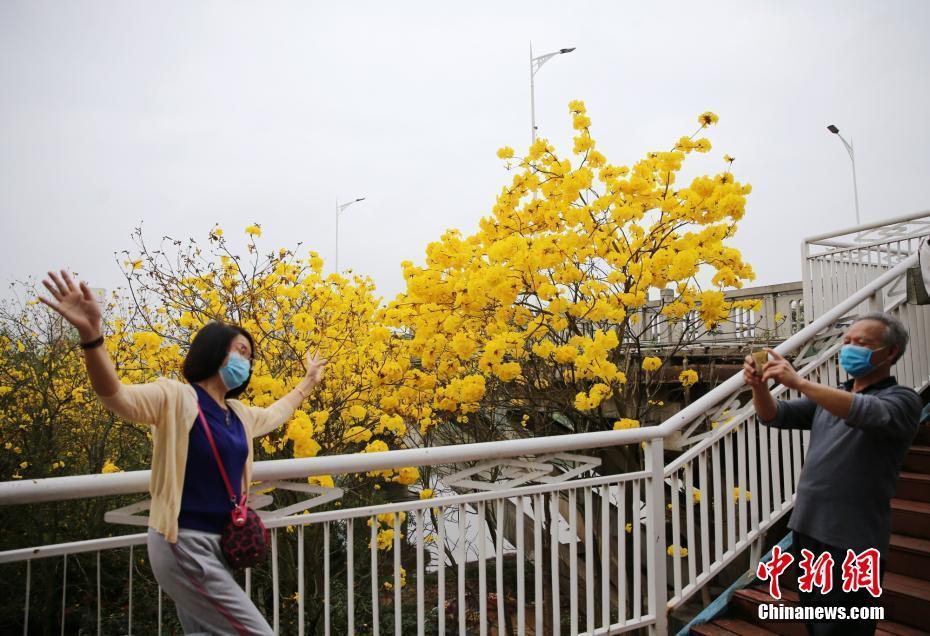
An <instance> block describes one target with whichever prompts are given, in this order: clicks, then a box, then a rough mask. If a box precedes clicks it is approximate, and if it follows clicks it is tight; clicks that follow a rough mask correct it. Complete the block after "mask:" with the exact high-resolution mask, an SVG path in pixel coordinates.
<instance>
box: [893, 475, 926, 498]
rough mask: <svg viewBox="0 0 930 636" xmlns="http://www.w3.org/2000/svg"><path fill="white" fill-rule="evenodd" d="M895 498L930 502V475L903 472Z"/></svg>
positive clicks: (899, 478) (899, 477)
mask: <svg viewBox="0 0 930 636" xmlns="http://www.w3.org/2000/svg"><path fill="white" fill-rule="evenodd" d="M894 496H895V497H897V498H898V499H912V500H914V501H926V502H930V474H926V473H912V472H902V473H901V474H900V475H899V476H898V484H897V486H896V488H895V493H894Z"/></svg>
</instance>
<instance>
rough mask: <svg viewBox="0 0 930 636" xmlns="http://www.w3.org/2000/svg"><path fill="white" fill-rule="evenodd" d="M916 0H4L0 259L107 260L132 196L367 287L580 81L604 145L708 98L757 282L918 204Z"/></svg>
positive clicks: (87, 273)
mask: <svg viewBox="0 0 930 636" xmlns="http://www.w3.org/2000/svg"><path fill="white" fill-rule="evenodd" d="M927 25H930V2H927V1H925V0H915V1H904V0H885V1H882V2H876V1H850V0H842V1H835V2H810V1H803V2H792V1H786V0H781V1H779V2H774V1H771V2H770V1H745V0H744V1H739V2H736V1H734V2H722V1H720V2H718V1H714V0H703V1H701V2H690V1H689V2H661V3H647V2H606V1H604V2H558V3H556V2H541V1H539V0H537V1H533V2H470V3H465V4H462V3H458V4H457V5H456V8H452V7H451V6H449V3H437V2H417V3H415V2H399V1H398V2H328V3H326V2H312V3H311V2H306V1H301V2H261V3H257V2H190V1H175V2H129V1H118V2H117V1H111V2H90V1H74V2H45V1H36V0H22V1H20V0H0V214H2V218H3V228H4V233H5V235H6V236H5V239H6V240H5V241H4V242H3V248H4V249H2V250H0V276H2V281H3V282H4V283H6V282H9V281H11V280H13V279H25V278H27V277H30V276H31V277H40V276H42V275H43V273H44V272H45V271H46V270H47V269H48V268H60V267H67V268H71V269H74V270H77V271H79V272H80V274H81V275H82V277H84V278H86V279H87V280H88V281H89V282H90V283H91V284H92V285H93V286H95V287H106V288H110V289H112V288H113V287H115V286H116V285H118V284H119V283H120V282H121V278H120V275H119V271H118V268H117V265H116V262H115V259H114V257H113V252H114V251H118V250H122V249H127V248H131V247H132V242H131V238H130V233H131V231H132V228H133V227H135V226H136V225H138V224H139V223H140V222H143V221H144V227H145V233H146V235H147V236H148V237H149V240H151V241H155V240H156V239H157V238H158V237H160V236H161V235H163V234H171V235H174V236H178V237H187V236H194V237H196V238H198V239H205V237H206V234H207V232H208V231H209V229H210V228H211V227H212V226H213V224H214V223H215V222H219V223H220V225H221V226H222V227H223V228H224V229H225V231H226V235H227V236H228V237H230V238H232V239H233V243H234V245H236V246H239V247H240V248H241V245H242V244H243V243H244V236H243V234H242V230H243V229H244V228H245V226H247V225H249V224H251V223H253V222H256V221H257V222H259V223H261V224H262V227H263V229H264V235H263V237H262V239H261V241H262V243H261V244H262V246H264V247H265V248H267V249H271V248H278V247H292V246H294V245H295V244H296V243H297V241H302V242H303V243H304V245H305V246H306V248H307V249H311V248H312V249H315V250H318V251H319V252H320V253H321V254H322V256H323V257H324V258H325V259H326V261H327V269H330V268H331V267H332V260H333V257H334V250H335V247H334V239H335V216H334V215H335V205H336V200H337V198H339V199H340V200H342V201H346V200H349V199H351V198H355V197H360V196H364V197H366V200H365V201H364V202H362V203H359V204H357V205H355V206H353V207H351V208H349V209H348V210H347V211H346V212H345V213H344V216H343V217H342V221H341V223H340V245H341V247H340V266H341V268H346V267H351V268H353V269H354V270H355V271H357V272H362V273H367V274H369V275H370V276H372V278H373V279H374V280H375V282H376V284H377V286H378V293H379V295H381V296H383V297H385V298H392V297H393V296H394V294H396V293H397V292H398V291H400V290H401V289H402V287H403V278H402V276H401V270H400V262H401V261H402V260H405V259H409V260H412V261H414V262H416V263H422V261H423V255H424V250H425V247H426V245H427V243H429V242H430V241H433V240H436V239H438V238H439V236H440V235H441V233H442V232H443V231H444V230H445V229H447V228H450V227H457V228H459V229H461V230H462V231H463V232H464V233H466V234H470V233H472V232H474V231H475V230H476V229H477V224H478V220H479V219H480V218H481V217H482V216H486V215H489V214H490V213H491V207H492V205H493V203H494V198H495V195H496V194H497V192H498V191H499V189H500V188H501V186H502V185H504V184H505V183H506V182H507V181H508V180H509V175H508V174H507V173H506V171H505V170H504V169H503V167H502V165H501V162H500V161H499V160H498V159H497V158H496V156H495V152H496V150H497V148H498V147H500V146H503V145H510V146H513V147H514V148H516V149H517V150H518V151H521V150H525V149H526V147H527V146H528V144H529V141H530V139H529V138H530V109H529V81H528V75H529V71H528V56H529V42H530V40H532V42H533V47H534V52H536V54H542V53H547V52H549V51H552V50H554V49H559V48H562V47H572V46H574V47H577V50H576V51H575V52H573V53H571V54H570V55H566V56H560V57H558V58H555V59H553V60H552V61H550V62H549V63H548V64H547V65H546V66H545V67H544V68H543V69H542V70H541V71H540V72H539V74H538V75H537V76H536V80H537V82H536V112H537V123H538V126H539V131H540V135H542V136H547V137H549V138H550V139H551V140H552V141H553V142H554V143H555V144H556V146H557V147H558V148H560V149H561V150H562V151H564V152H566V153H567V152H568V151H569V150H570V148H571V141H570V139H571V135H572V132H573V131H572V130H571V122H570V118H569V117H568V111H567V103H568V102H569V100H571V99H583V100H584V101H585V103H586V104H587V106H588V110H589V114H590V116H591V118H592V120H593V124H594V126H593V129H592V133H593V136H594V137H595V138H596V139H597V141H598V144H599V148H600V149H601V150H602V151H603V152H604V154H605V155H606V156H607V158H608V160H609V161H611V162H612V163H615V164H629V163H632V162H634V161H635V160H637V159H638V158H640V157H642V156H643V154H644V153H645V152H647V151H650V150H660V149H667V148H668V147H670V146H671V145H672V144H673V143H674V141H675V140H676V139H677V138H678V137H679V136H680V135H681V134H690V133H691V132H693V130H694V129H695V127H696V116H697V115H698V114H699V113H700V112H702V111H704V110H713V111H714V112H716V113H717V114H718V115H719V116H720V123H719V124H718V126H717V127H715V128H714V129H711V131H710V139H711V141H712V142H713V144H714V149H713V150H712V151H711V153H709V154H708V155H706V156H698V157H696V158H695V159H694V160H689V162H688V164H686V173H687V174H688V175H694V174H697V173H698V172H701V173H711V174H714V173H716V172H718V171H720V170H721V169H722V166H723V163H722V156H723V154H724V153H728V154H730V155H733V156H735V157H736V163H735V165H734V172H735V174H736V176H737V178H738V179H740V180H742V181H746V182H749V183H751V184H752V185H753V188H754V189H753V193H752V195H751V196H750V198H749V205H748V212H747V215H746V217H745V219H744V220H743V221H742V223H741V224H740V229H739V232H738V234H737V237H736V239H735V243H734V244H735V245H736V246H737V247H739V248H740V249H742V250H743V252H744V255H745V257H746V258H747V259H748V260H749V262H751V263H752V264H753V266H754V267H755V269H756V271H757V273H758V276H759V278H758V281H757V283H759V284H768V283H778V282H786V281H790V280H798V279H799V278H800V256H799V245H800V242H801V240H802V239H803V238H804V237H805V236H810V235H813V234H817V233H821V232H827V231H830V230H834V229H840V228H844V227H847V226H850V225H853V224H854V220H855V211H854V203H853V186H852V176H851V170H850V162H849V157H848V156H847V154H846V151H845V150H844V148H843V146H842V145H841V143H840V141H839V140H838V139H837V138H836V137H835V136H834V135H831V134H830V133H829V132H828V131H827V130H826V126H827V124H831V123H835V124H836V125H837V126H839V127H840V129H841V131H842V132H843V133H844V134H845V135H846V136H847V138H850V137H851V138H852V140H853V142H854V144H855V148H856V158H857V168H858V176H859V197H860V205H861V210H862V220H863V222H871V221H877V220H880V219H883V218H887V217H890V216H897V215H901V214H906V213H910V212H915V211H919V210H923V209H927V208H930V196H928V194H927V178H928V175H930V151H928V149H930V124H928V113H930V86H928V78H930V37H928V34H927Z"/></svg>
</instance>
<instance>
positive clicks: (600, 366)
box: [379, 101, 758, 444]
mask: <svg viewBox="0 0 930 636" xmlns="http://www.w3.org/2000/svg"><path fill="white" fill-rule="evenodd" d="M569 110H570V113H571V116H572V119H573V124H574V127H575V129H576V131H577V134H576V136H575V138H574V147H573V148H572V152H571V154H570V155H569V156H563V155H560V154H558V153H557V151H556V149H555V148H554V147H553V146H552V145H551V144H550V143H549V142H548V141H547V140H546V139H539V140H537V141H536V142H535V143H534V144H533V145H532V146H531V147H530V148H529V151H528V152H527V153H526V154H525V155H524V156H522V157H518V156H516V154H515V152H514V151H513V149H512V148H509V147H504V148H502V149H501V150H500V151H499V152H498V156H499V157H500V158H501V159H503V160H504V161H505V162H506V163H505V166H506V168H507V169H508V170H509V171H511V172H512V173H513V176H512V178H511V180H510V183H509V184H508V185H507V186H506V187H504V188H503V189H502V191H501V192H500V194H499V195H498V197H497V200H496V202H495V204H494V206H493V209H492V214H491V215H490V216H486V217H484V218H482V219H481V221H480V223H479V228H478V230H477V231H476V232H475V233H473V234H471V235H468V236H465V235H463V234H462V232H460V231H458V230H455V229H452V230H448V231H447V232H445V233H444V234H443V235H442V237H441V239H440V240H439V241H437V242H434V243H431V244H430V245H429V246H428V247H427V250H426V259H425V263H424V264H423V265H422V266H417V265H415V264H414V263H412V262H410V261H405V262H404V263H403V264H402V267H403V274H404V277H405V279H406V283H407V286H406V290H405V291H404V292H403V293H401V294H400V295H399V296H398V297H397V298H396V299H395V300H393V301H392V302H391V303H389V304H388V305H387V307H386V308H385V309H384V310H383V312H381V313H380V314H379V319H380V320H382V321H383V322H384V323H385V324H387V325H390V326H391V327H392V328H397V329H400V330H402V331H404V332H405V333H408V334H409V338H410V339H409V340H408V341H407V343H406V344H407V348H408V351H409V355H410V357H411V359H412V360H414V361H415V362H416V365H415V368H416V370H417V371H418V372H422V373H425V374H427V375H428V376H429V377H430V378H431V379H432V380H433V381H434V382H435V387H434V390H433V391H431V392H429V393H427V394H410V398H411V399H409V400H407V401H402V402H401V404H400V406H399V408H400V410H401V412H402V414H404V415H405V416H407V417H409V418H410V419H414V416H415V414H420V413H423V412H426V411H429V412H431V414H432V415H431V417H429V418H428V419H419V420H418V421H419V423H420V426H419V432H420V434H421V435H422V438H423V443H424V444H431V443H449V442H450V441H452V442H458V441H465V440H485V439H495V438H501V437H513V436H520V435H527V434H537V435H548V434H554V433H560V432H584V431H590V430H604V429H607V428H612V427H614V425H615V423H618V422H623V426H622V427H629V422H630V421H634V422H642V421H646V420H648V418H649V415H650V412H651V411H652V410H653V409H654V407H655V404H656V402H657V401H656V400H655V399H653V398H654V397H655V396H656V394H657V391H658V390H659V388H660V387H661V386H662V384H663V383H665V384H667V383H676V384H678V385H680V386H682V387H688V386H691V385H693V384H694V383H695V382H697V381H698V377H697V374H696V372H695V371H694V370H685V371H683V372H681V374H680V375H679V374H678V371H677V370H676V371H674V373H671V369H669V367H671V366H672V365H671V363H670V362H669V361H670V360H673V359H674V358H675V357H676V356H677V355H678V354H679V352H680V351H681V349H682V348H683V347H684V346H686V345H687V344H689V343H690V342H693V341H695V340H696V339H698V338H700V337H701V336H702V335H703V334H704V333H706V332H707V331H708V330H711V329H714V328H715V327H716V326H717V325H719V324H720V323H721V322H724V321H727V320H729V317H730V312H731V310H733V309H737V308H744V309H745V308H755V309H757V308H758V301H756V300H748V301H739V302H728V301H726V300H725V297H724V291H725V289H727V288H732V287H737V288H738V287H741V286H742V285H743V284H744V283H745V282H746V281H749V280H752V278H753V277H754V274H753V272H752V268H751V267H750V266H749V265H748V264H747V263H746V262H744V261H743V259H742V257H741V255H740V253H739V251H737V250H736V249H735V248H733V247H731V246H730V245H728V240H729V239H730V238H731V237H732V236H733V234H734V232H735V231H736V227H737V222H738V221H739V220H740V219H741V218H742V216H743V214H744V211H745V205H746V196H747V195H748V194H749V192H750V187H749V186H748V185H744V184H740V183H739V182H737V181H736V180H735V179H734V177H733V175H732V174H731V172H730V167H731V165H732V160H731V161H727V162H725V165H724V169H723V171H721V172H720V173H719V174H716V175H714V176H710V175H705V176H699V177H696V178H694V179H692V180H691V182H690V183H688V184H679V183H678V175H679V173H680V171H681V169H682V166H683V164H684V161H685V160H686V159H687V158H688V156H689V155H691V154H692V153H696V152H697V153H706V152H708V151H709V150H710V149H711V144H710V142H709V141H708V140H707V139H706V138H705V137H703V136H701V135H702V134H703V133H704V131H706V129H707V128H708V127H709V126H711V125H713V124H715V123H716V122H717V116H716V115H714V114H713V113H704V114H702V115H701V116H700V117H699V120H698V123H699V127H698V129H697V130H696V131H695V132H694V133H693V134H691V135H690V136H683V137H681V138H679V139H678V140H677V141H676V142H674V143H673V144H671V147H670V148H669V149H668V150H664V151H657V152H650V153H648V154H647V155H646V157H645V158H643V159H641V160H640V161H638V162H636V163H634V164H633V165H632V167H629V166H624V165H615V164H612V163H610V162H609V161H608V160H607V158H606V157H605V156H604V155H603V154H602V153H601V152H600V151H599V150H598V149H597V145H596V142H595V140H594V138H593V136H592V133H591V119H590V117H589V116H588V114H587V112H586V109H585V106H584V104H583V103H582V102H580V101H573V102H571V104H570V105H569ZM728 159H729V157H728ZM658 334H664V335H665V338H664V339H663V340H662V341H661V343H660V342H659V340H658V338H657V335H658ZM660 344H661V346H659V345H660ZM439 421H446V422H456V423H458V424H461V426H458V427H450V426H444V427H440V428H439V429H438V430H437V429H434V426H435V424H436V423H437V422H439Z"/></svg>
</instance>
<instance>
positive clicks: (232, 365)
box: [220, 351, 252, 391]
mask: <svg viewBox="0 0 930 636" xmlns="http://www.w3.org/2000/svg"><path fill="white" fill-rule="evenodd" d="M251 368H252V367H251V365H250V364H249V361H248V360H246V359H245V358H243V357H242V356H241V355H239V354H238V353H236V352H235V351H231V352H230V353H229V358H228V359H227V360H226V364H224V365H223V366H222V367H220V377H221V378H222V379H223V384H225V385H226V388H227V389H229V390H230V391H232V390H233V389H235V388H237V387H240V386H242V384H243V383H244V382H245V381H246V380H248V379H249V370H250V369H251Z"/></svg>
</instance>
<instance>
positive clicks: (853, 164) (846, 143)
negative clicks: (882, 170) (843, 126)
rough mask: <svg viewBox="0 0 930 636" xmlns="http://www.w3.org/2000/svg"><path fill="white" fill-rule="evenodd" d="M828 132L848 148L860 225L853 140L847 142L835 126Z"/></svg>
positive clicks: (857, 222) (828, 128)
mask: <svg viewBox="0 0 930 636" xmlns="http://www.w3.org/2000/svg"><path fill="white" fill-rule="evenodd" d="M827 130H829V131H830V132H832V133H833V134H834V135H836V136H837V137H839V138H840V141H842V142H843V145H844V146H846V152H848V153H849V160H850V161H852V172H853V195H854V196H855V197H856V225H859V185H858V184H857V183H856V153H855V151H854V150H853V145H852V140H850V141H846V140H845V139H844V138H843V135H841V134H840V129H839V128H837V127H836V126H835V125H834V124H830V125H829V126H827Z"/></svg>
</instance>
